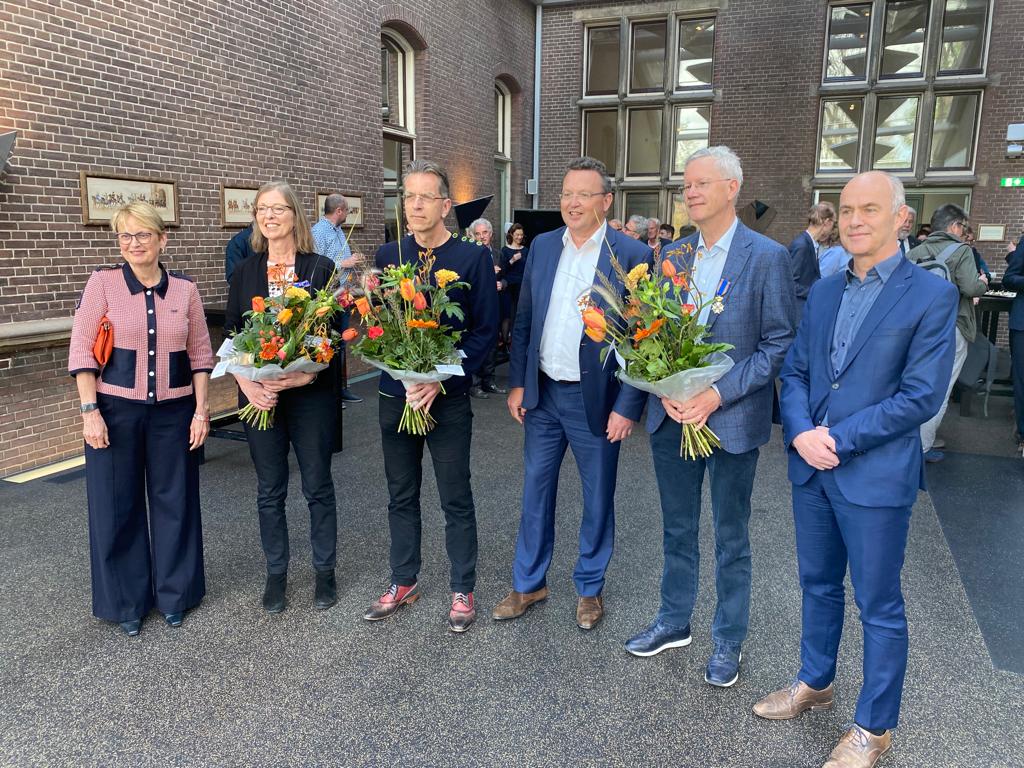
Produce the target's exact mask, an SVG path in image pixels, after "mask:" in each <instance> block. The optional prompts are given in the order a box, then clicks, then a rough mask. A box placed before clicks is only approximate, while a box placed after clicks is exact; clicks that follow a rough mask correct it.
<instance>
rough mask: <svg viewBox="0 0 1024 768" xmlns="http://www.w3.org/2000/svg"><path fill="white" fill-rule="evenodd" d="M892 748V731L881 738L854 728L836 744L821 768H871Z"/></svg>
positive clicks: (858, 727)
mask: <svg viewBox="0 0 1024 768" xmlns="http://www.w3.org/2000/svg"><path fill="white" fill-rule="evenodd" d="M891 748H892V731H886V732H885V733H883V734H882V735H881V736H875V735H874V734H873V733H868V732H867V731H865V730H864V729H863V728H861V727H860V726H859V725H857V724H854V726H853V727H852V728H851V729H850V730H848V731H847V732H846V734H845V735H844V736H843V738H841V739H840V740H839V743H838V744H836V748H835V749H833V750H832V754H831V755H829V757H828V762H827V763H825V765H823V766H822V768H872V766H874V764H875V763H877V762H878V758H880V757H881V756H882V755H884V754H885V753H886V752H888V751H889V750H890V749H891Z"/></svg>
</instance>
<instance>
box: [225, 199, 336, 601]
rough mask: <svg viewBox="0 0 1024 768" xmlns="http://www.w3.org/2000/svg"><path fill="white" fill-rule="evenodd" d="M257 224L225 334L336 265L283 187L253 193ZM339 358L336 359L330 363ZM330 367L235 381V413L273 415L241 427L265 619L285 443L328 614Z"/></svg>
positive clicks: (318, 283)
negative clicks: (259, 301)
mask: <svg viewBox="0 0 1024 768" xmlns="http://www.w3.org/2000/svg"><path fill="white" fill-rule="evenodd" d="M254 212H255V217H256V226H255V227H253V233H252V241H251V242H252V247H253V250H254V251H256V253H257V256H254V257H251V258H248V259H246V260H245V261H243V262H241V263H240V264H239V265H238V266H237V267H236V268H235V271H234V273H232V275H231V283H230V288H229V291H228V303H227V308H226V311H225V320H224V332H225V333H231V332H237V331H240V330H241V329H242V327H243V326H244V324H245V318H244V317H243V315H244V313H246V312H248V311H249V310H250V309H252V300H253V298H254V297H256V296H280V295H281V294H282V293H284V291H286V290H287V289H288V287H289V286H290V285H292V284H293V283H296V282H303V281H308V282H309V289H308V290H309V291H310V292H312V291H317V290H320V289H321V288H324V287H325V286H327V284H328V283H330V281H331V278H332V277H333V275H334V262H333V261H331V260H330V259H328V258H327V257H325V256H320V255H318V254H317V253H316V249H315V246H314V245H313V236H312V234H311V233H310V227H309V221H308V220H307V219H306V214H305V213H304V212H303V210H302V206H301V204H300V203H299V200H298V198H297V197H296V195H295V192H294V191H293V190H292V188H291V187H290V186H289V185H288V183H287V182H284V181H272V182H269V183H268V184H264V185H263V186H262V187H260V190H259V192H258V193H257V194H256V205H255V210H254ZM335 360H337V358H335ZM335 367H336V365H335V363H332V364H331V368H330V369H329V370H325V371H322V372H321V373H320V374H319V375H317V374H312V373H290V374H286V375H284V376H281V377H280V378H277V379H273V380H268V381H263V382H256V381H250V380H248V379H245V378H242V377H240V376H236V377H235V379H236V380H237V382H238V389H239V396H238V401H239V407H241V406H243V405H245V404H246V403H247V402H248V403H252V404H253V405H254V406H256V407H257V408H259V409H260V410H263V411H266V410H269V409H271V408H274V409H275V410H274V421H273V425H272V426H271V427H270V428H269V429H266V430H260V429H256V428H254V427H251V426H249V425H248V424H247V425H246V426H245V433H246V437H247V438H248V441H249V453H250V455H251V456H252V460H253V464H255V465H256V480H257V491H256V506H257V509H258V510H259V519H260V538H261V540H262V543H263V553H264V554H265V555H266V558H267V582H266V588H265V589H264V592H263V607H264V608H265V609H266V610H267V611H268V612H270V613H280V612H281V611H283V610H284V609H285V605H286V604H287V600H286V597H285V591H286V587H287V580H288V562H289V549H288V521H287V518H286V517H285V498H286V497H287V495H288V446H289V445H291V447H292V448H293V449H294V451H295V458H296V460H297V461H298V464H299V473H300V474H301V475H302V493H303V495H304V496H305V497H306V503H307V504H308V505H309V517H310V540H311V543H312V549H313V567H314V569H315V570H316V587H315V592H314V598H313V599H314V603H315V605H316V607H317V608H319V609H327V608H330V607H331V606H332V605H334V604H335V602H337V587H336V585H335V579H334V564H335V548H336V543H337V528H338V523H337V514H336V510H335V500H334V481H333V479H332V478H331V452H332V449H333V447H334V424H335V419H336V417H337V397H336V396H335V394H334V387H333V381H334V378H333V377H334V375H335V371H334V369H335Z"/></svg>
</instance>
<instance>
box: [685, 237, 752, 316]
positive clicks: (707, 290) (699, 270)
mask: <svg viewBox="0 0 1024 768" xmlns="http://www.w3.org/2000/svg"><path fill="white" fill-rule="evenodd" d="M739 223H740V220H739V219H738V218H736V219H733V221H732V226H731V227H729V228H728V229H727V230H726V231H725V234H724V235H722V236H721V237H720V238H719V239H718V242H717V243H715V244H714V245H712V246H711V248H708V247H707V245H705V244H704V234H703V233H701V235H700V237H698V238H697V255H696V256H695V257H694V259H693V275H692V276H691V277H692V279H693V284H694V285H695V286H696V288H697V290H698V291H700V300H701V302H702V303H705V306H704V309H702V310H701V313H700V317H698V318H697V322H699V323H700V324H701V325H707V322H708V316H709V315H710V314H711V299H712V298H714V296H715V292H716V291H717V290H718V284H719V283H720V282H721V280H722V269H723V268H724V267H725V257H726V256H728V255H729V248H731V247H732V239H733V237H734V236H735V235H736V227H738V226H739ZM693 298H694V299H695V298H696V297H693ZM694 303H696V302H694Z"/></svg>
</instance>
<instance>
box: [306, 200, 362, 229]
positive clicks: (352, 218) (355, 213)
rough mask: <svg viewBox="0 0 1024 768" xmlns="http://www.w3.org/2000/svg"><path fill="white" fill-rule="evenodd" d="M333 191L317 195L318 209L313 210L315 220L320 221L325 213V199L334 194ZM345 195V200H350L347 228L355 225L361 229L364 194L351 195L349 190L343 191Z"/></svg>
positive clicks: (346, 220) (346, 221)
mask: <svg viewBox="0 0 1024 768" xmlns="http://www.w3.org/2000/svg"><path fill="white" fill-rule="evenodd" d="M333 194H334V193H333V192H318V193H317V195H316V209H315V210H314V211H313V221H319V220H320V217H321V216H323V215H324V201H325V200H326V199H327V196H328V195H333ZM342 194H343V195H344V196H345V200H346V201H348V218H347V219H345V225H344V226H345V228H346V229H348V228H349V227H355V228H356V229H359V228H360V227H362V226H363V196H362V195H350V194H349V193H348V192H342Z"/></svg>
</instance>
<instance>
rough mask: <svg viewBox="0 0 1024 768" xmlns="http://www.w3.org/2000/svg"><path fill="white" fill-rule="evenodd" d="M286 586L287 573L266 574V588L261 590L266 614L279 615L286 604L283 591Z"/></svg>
mask: <svg viewBox="0 0 1024 768" xmlns="http://www.w3.org/2000/svg"><path fill="white" fill-rule="evenodd" d="M287 586H288V574H287V573H268V574H267V588H266V589H264V590H263V607H264V608H266V610H267V613H280V612H281V611H283V610H284V607H285V606H286V605H287V604H288V600H287V599H286V598H285V595H284V593H285V589H286V588H287Z"/></svg>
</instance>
